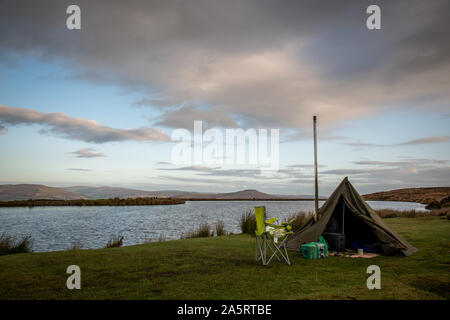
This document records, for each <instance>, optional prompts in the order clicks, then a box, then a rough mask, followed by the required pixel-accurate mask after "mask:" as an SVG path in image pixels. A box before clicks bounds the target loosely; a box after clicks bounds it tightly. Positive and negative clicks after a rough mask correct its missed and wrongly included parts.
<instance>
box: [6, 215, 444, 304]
mask: <svg viewBox="0 0 450 320" xmlns="http://www.w3.org/2000/svg"><path fill="white" fill-rule="evenodd" d="M386 222H387V223H388V224H389V225H391V226H392V227H393V228H394V230H396V231H397V232H398V233H399V234H401V235H402V236H403V237H404V238H405V239H406V240H407V241H409V242H410V243H411V244H412V245H414V246H415V247H417V248H419V249H420V250H421V251H420V252H419V253H417V254H414V255H412V256H410V257H406V258H405V257H385V256H380V257H375V258H372V259H362V258H357V259H352V258H344V257H329V258H327V259H323V260H306V259H303V258H301V257H300V255H299V254H297V253H294V252H290V256H291V261H292V266H287V265H284V264H281V263H279V262H278V261H274V262H273V263H271V264H270V265H269V266H266V267H264V266H262V265H259V264H257V263H256V262H255V261H254V255H255V243H254V241H255V239H254V238H253V237H252V236H250V235H243V234H239V235H229V236H221V237H214V238H194V239H184V240H174V241H165V242H155V243H148V244H142V245H135V246H129V247H122V248H111V249H95V250H71V251H61V252H48V253H21V254H13V255H5V256H0V299H449V298H450V221H449V220H447V218H446V217H417V218H390V219H386ZM372 264H375V265H378V266H379V267H380V268H381V290H368V289H367V287H366V279H367V277H368V274H366V269H367V267H368V266H369V265H372ZM69 265H78V266H79V267H80V268H81V289H80V290H68V289H67V288H66V279H67V277H68V276H69V275H68V274H66V268H67V267H68V266H69Z"/></svg>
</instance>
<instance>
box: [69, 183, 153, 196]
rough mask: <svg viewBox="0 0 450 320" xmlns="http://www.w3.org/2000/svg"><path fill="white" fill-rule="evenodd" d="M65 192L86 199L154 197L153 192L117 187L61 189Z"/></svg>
mask: <svg viewBox="0 0 450 320" xmlns="http://www.w3.org/2000/svg"><path fill="white" fill-rule="evenodd" d="M61 189H63V190H65V191H68V192H71V193H75V194H78V195H80V196H83V197H85V198H87V199H109V198H139V197H156V196H158V195H156V194H155V192H151V191H144V190H137V189H128V188H118V187H108V186H103V187H89V186H73V187H66V188H61Z"/></svg>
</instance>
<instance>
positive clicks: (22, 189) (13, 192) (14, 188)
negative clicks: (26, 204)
mask: <svg viewBox="0 0 450 320" xmlns="http://www.w3.org/2000/svg"><path fill="white" fill-rule="evenodd" d="M28 199H56V200H75V199H83V197H82V196H80V195H79V194H76V193H73V192H70V191H66V190H63V189H61V188H53V187H47V186H44V185H42V184H3V185H0V201H7V200H28Z"/></svg>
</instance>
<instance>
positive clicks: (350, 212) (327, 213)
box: [286, 177, 419, 256]
mask: <svg viewBox="0 0 450 320" xmlns="http://www.w3.org/2000/svg"><path fill="white" fill-rule="evenodd" d="M330 229H335V230H336V229H338V230H339V232H342V233H344V234H345V242H346V247H351V246H352V245H354V244H359V245H361V246H362V247H364V246H371V247H373V248H377V250H378V252H380V253H382V254H385V255H396V254H399V255H404V256H409V255H411V254H413V253H415V252H418V251H419V250H418V249H417V248H415V247H413V246H412V245H411V244H409V243H408V242H407V241H406V240H404V239H403V238H402V237H400V236H399V235H398V234H397V233H396V232H395V231H394V230H392V229H391V227H389V226H388V225H387V224H386V223H385V222H384V221H383V219H381V217H380V216H378V214H376V213H375V211H374V210H373V209H372V208H371V207H370V206H369V205H368V204H367V203H366V202H365V201H364V199H363V198H362V197H361V196H360V195H359V193H358V192H357V191H356V189H355V188H354V187H353V186H352V184H351V183H350V181H348V178H347V177H346V178H344V180H343V181H342V182H341V183H340V184H339V186H338V187H337V188H336V190H335V191H334V192H333V193H332V194H331V196H330V197H329V198H328V200H327V201H326V202H325V203H324V204H323V206H322V207H321V208H320V210H319V218H318V220H317V221H314V220H313V219H311V220H309V221H308V223H306V225H304V226H303V227H302V228H301V229H300V230H298V231H296V232H295V233H294V234H293V235H292V236H291V237H290V239H289V240H288V241H287V243H286V247H287V249H289V250H294V251H299V249H300V246H301V245H302V244H304V243H309V242H316V241H318V239H319V237H320V235H322V234H323V233H324V232H326V231H329V230H330ZM332 232H336V231H332Z"/></svg>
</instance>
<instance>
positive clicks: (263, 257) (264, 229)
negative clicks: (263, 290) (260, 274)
mask: <svg viewBox="0 0 450 320" xmlns="http://www.w3.org/2000/svg"><path fill="white" fill-rule="evenodd" d="M255 217H256V230H255V234H256V261H257V262H259V261H262V264H263V265H268V264H269V263H270V261H272V259H273V257H276V258H277V259H278V261H280V262H282V260H284V261H285V262H286V263H287V264H288V265H291V260H290V259H289V254H288V252H287V249H286V246H285V243H286V241H287V239H288V237H289V235H291V234H292V233H293V232H292V228H291V226H290V223H291V221H289V222H287V223H282V224H281V225H275V224H274V222H276V221H277V220H278V219H277V218H272V219H269V220H266V207H264V206H263V207H255ZM277 230H280V231H282V234H284V236H283V239H282V240H281V242H280V243H278V238H277V237H276V236H274V234H275V233H277ZM268 249H269V255H270V256H268V254H267V251H268Z"/></svg>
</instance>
